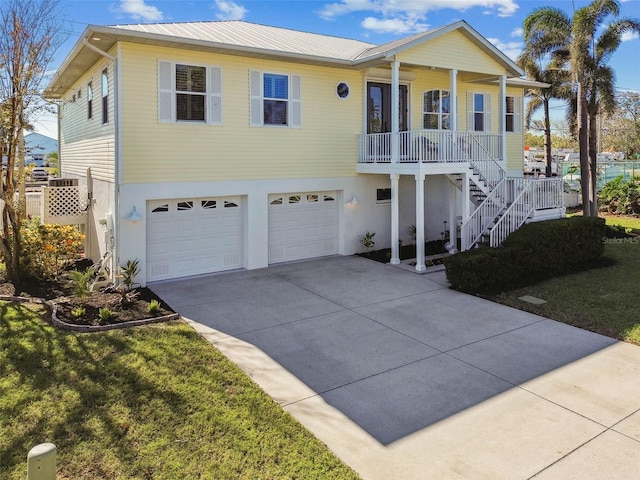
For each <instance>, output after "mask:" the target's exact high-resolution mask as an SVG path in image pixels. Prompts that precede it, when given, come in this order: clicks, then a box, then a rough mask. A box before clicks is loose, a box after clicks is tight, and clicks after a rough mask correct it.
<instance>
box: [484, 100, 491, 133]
mask: <svg viewBox="0 0 640 480" xmlns="http://www.w3.org/2000/svg"><path fill="white" fill-rule="evenodd" d="M484 131H485V132H490V131H491V94H490V93H485V94H484Z"/></svg>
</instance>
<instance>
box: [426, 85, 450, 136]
mask: <svg viewBox="0 0 640 480" xmlns="http://www.w3.org/2000/svg"><path fill="white" fill-rule="evenodd" d="M450 111H451V96H450V95H449V92H448V91H446V90H429V91H428V92H424V93H423V94H422V128H424V129H429V130H451V114H450Z"/></svg>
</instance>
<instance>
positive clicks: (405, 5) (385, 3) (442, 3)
mask: <svg viewBox="0 0 640 480" xmlns="http://www.w3.org/2000/svg"><path fill="white" fill-rule="evenodd" d="M474 7H482V8H485V9H486V12H485V13H492V12H497V14H498V16H501V17H508V16H511V15H513V14H515V13H516V11H517V10H518V4H517V3H516V2H515V0H430V1H425V0H422V1H419V0H340V1H338V2H335V3H328V4H326V5H324V6H323V7H322V9H321V10H319V12H318V14H319V15H320V16H321V17H322V18H324V19H327V20H330V19H333V18H335V17H338V16H340V15H345V14H347V13H352V12H367V11H368V12H376V13H380V14H383V15H384V16H396V15H403V14H404V15H409V16H414V17H424V16H425V15H426V14H427V12H430V11H435V10H445V9H453V10H458V11H465V10H468V9H470V8H474Z"/></svg>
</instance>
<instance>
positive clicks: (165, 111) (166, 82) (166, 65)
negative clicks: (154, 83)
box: [158, 60, 175, 123]
mask: <svg viewBox="0 0 640 480" xmlns="http://www.w3.org/2000/svg"><path fill="white" fill-rule="evenodd" d="M174 100H175V95H174V93H173V65H172V64H171V62H165V61H162V60H161V61H159V62H158V122H161V123H166V122H173V121H174V114H173V112H174V110H175V108H174V106H173V103H174Z"/></svg>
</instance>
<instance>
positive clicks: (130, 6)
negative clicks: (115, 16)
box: [120, 0, 163, 22]
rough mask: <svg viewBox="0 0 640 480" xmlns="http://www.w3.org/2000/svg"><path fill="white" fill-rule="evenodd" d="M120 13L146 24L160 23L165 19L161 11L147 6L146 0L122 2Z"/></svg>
mask: <svg viewBox="0 0 640 480" xmlns="http://www.w3.org/2000/svg"><path fill="white" fill-rule="evenodd" d="M120 11H121V12H122V13H126V14H127V15H131V16H132V17H133V18H135V19H137V20H138V19H139V20H144V21H145V22H158V21H160V20H162V18H163V14H162V12H161V11H160V10H158V9H157V8H156V7H154V6H152V5H147V4H146V3H144V0H120Z"/></svg>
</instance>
